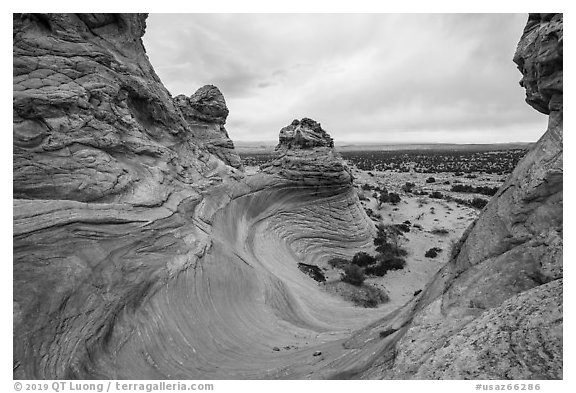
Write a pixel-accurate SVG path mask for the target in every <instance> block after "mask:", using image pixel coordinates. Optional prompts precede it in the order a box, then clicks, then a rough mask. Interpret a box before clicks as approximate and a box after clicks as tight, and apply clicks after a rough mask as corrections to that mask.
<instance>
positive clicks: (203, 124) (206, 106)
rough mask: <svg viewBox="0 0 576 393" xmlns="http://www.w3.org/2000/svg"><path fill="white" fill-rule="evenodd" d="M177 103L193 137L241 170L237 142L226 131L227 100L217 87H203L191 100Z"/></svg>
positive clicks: (175, 101) (184, 99)
mask: <svg viewBox="0 0 576 393" xmlns="http://www.w3.org/2000/svg"><path fill="white" fill-rule="evenodd" d="M174 103H175V104H176V106H177V107H178V108H179V109H180V111H181V112H182V114H183V115H184V118H185V119H186V121H187V122H188V125H189V126H190V129H191V131H192V133H193V135H194V138H195V139H196V140H198V141H200V142H201V143H202V146H203V147H204V148H205V149H206V150H208V151H209V152H210V153H212V154H214V155H215V156H217V157H218V158H220V159H221V160H222V161H224V162H225V163H226V164H228V165H230V166H232V167H234V168H238V169H242V161H241V160H240V156H238V154H236V152H235V151H234V143H233V142H232V140H231V139H230V137H229V136H228V132H227V131H226V128H224V124H226V118H227V117H228V108H227V107H226V101H225V100H224V96H223V95H222V93H221V92H220V90H219V89H218V88H217V87H216V86H212V85H206V86H203V87H201V88H200V89H198V90H197V91H196V93H194V94H192V95H191V96H190V97H186V96H184V95H179V96H176V97H175V98H174Z"/></svg>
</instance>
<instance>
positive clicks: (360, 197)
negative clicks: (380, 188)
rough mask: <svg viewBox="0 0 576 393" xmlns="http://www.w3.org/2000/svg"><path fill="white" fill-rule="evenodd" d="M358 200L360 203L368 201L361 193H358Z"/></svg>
mask: <svg viewBox="0 0 576 393" xmlns="http://www.w3.org/2000/svg"><path fill="white" fill-rule="evenodd" d="M358 199H360V200H361V201H368V200H369V199H368V198H367V197H366V195H364V193H363V192H359V193H358Z"/></svg>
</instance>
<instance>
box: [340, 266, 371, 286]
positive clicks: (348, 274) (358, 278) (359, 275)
mask: <svg viewBox="0 0 576 393" xmlns="http://www.w3.org/2000/svg"><path fill="white" fill-rule="evenodd" d="M365 279H366V276H364V271H363V270H362V268H361V267H360V266H357V265H347V266H346V267H344V273H342V281H344V282H347V283H349V284H352V285H356V286H360V285H362V283H363V282H364V280H365Z"/></svg>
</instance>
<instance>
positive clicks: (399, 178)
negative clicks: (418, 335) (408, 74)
mask: <svg viewBox="0 0 576 393" xmlns="http://www.w3.org/2000/svg"><path fill="white" fill-rule="evenodd" d="M351 168H352V171H353V175H354V178H355V180H354V184H355V186H356V188H357V191H358V194H362V195H363V196H364V197H365V198H367V199H366V200H362V201H361V203H362V206H363V207H364V208H369V209H372V210H373V212H374V213H375V214H380V215H381V216H382V218H381V219H380V220H373V221H374V223H383V224H385V225H388V224H401V223H404V222H406V221H409V222H410V225H409V227H410V232H408V233H405V234H404V237H403V238H402V240H401V245H402V246H403V247H404V248H405V249H406V250H407V251H408V255H407V256H406V267H405V268H404V269H402V270H396V271H390V272H388V273H387V274H386V275H385V276H384V277H368V278H367V279H366V281H365V282H366V283H367V284H370V285H373V286H375V287H377V288H380V289H382V290H383V291H384V292H385V293H386V294H387V295H388V296H389V298H390V300H389V302H387V303H385V304H382V305H380V306H379V308H381V309H382V310H381V311H387V310H390V311H391V310H394V309H396V308H398V307H399V306H401V305H403V304H404V303H406V302H407V301H409V300H410V299H411V298H412V297H413V296H414V293H415V292H416V291H418V290H421V289H424V287H425V286H426V284H427V283H428V282H429V280H430V279H431V278H432V276H433V275H434V274H435V273H436V272H437V271H438V270H439V269H440V268H441V267H442V266H443V265H444V264H446V262H448V260H449V258H450V253H451V248H452V245H453V243H455V242H457V241H458V240H459V239H460V237H461V236H462V234H463V232H464V231H465V230H466V228H467V227H468V226H469V225H470V224H471V223H472V222H474V220H475V219H476V218H477V216H478V215H479V213H480V210H478V209H474V208H471V207H468V206H465V205H460V204H458V203H456V202H451V201H446V200H444V199H433V198H430V197H429V196H426V195H414V194H412V193H405V192H403V191H402V186H403V185H404V184H405V183H406V182H412V183H415V184H416V187H415V188H414V190H415V191H427V192H432V191H440V192H442V193H443V194H447V195H450V196H452V197H454V198H462V199H472V198H474V197H480V198H483V199H490V197H489V196H486V195H479V194H464V193H455V192H451V191H450V188H451V187H452V185H453V184H456V183H462V184H470V185H473V186H480V185H483V186H490V187H498V186H500V185H501V184H502V180H503V179H504V178H505V177H506V176H505V175H489V174H476V176H477V177H476V178H474V179H470V178H467V177H466V176H468V174H465V175H463V176H459V177H455V176H454V174H453V173H432V174H431V173H413V172H412V173H402V172H392V171H383V172H379V171H371V172H370V173H371V174H369V172H368V171H362V170H359V169H357V168H355V167H351ZM245 170H246V172H247V173H255V172H257V171H258V168H255V167H246V169H245ZM429 177H434V178H435V180H436V181H435V182H434V183H426V179H428V178H429ZM445 182H450V184H445ZM364 184H370V185H371V186H372V187H376V186H379V187H385V188H386V189H387V190H388V191H389V192H396V193H398V194H399V195H400V197H401V201H400V203H398V204H397V205H392V204H390V203H384V204H382V205H381V206H378V203H377V199H376V198H375V197H374V196H373V194H374V192H375V191H373V190H369V191H367V190H362V189H361V186H362V185H364ZM414 225H417V226H419V227H420V228H418V227H417V226H414ZM438 229H440V230H446V231H448V233H445V234H442V233H435V230H438ZM433 247H438V248H440V249H442V251H441V252H440V253H439V254H438V256H436V257H435V258H428V257H425V256H424V254H425V253H426V251H427V250H429V249H431V248H433ZM357 251H365V252H368V253H370V254H372V255H375V254H376V253H375V251H374V247H371V248H368V249H363V250H357ZM319 267H320V268H321V269H322V270H323V271H324V274H325V276H326V279H327V281H328V282H330V281H337V280H339V279H340V277H341V272H342V271H341V270H340V269H337V268H333V267H331V266H329V265H328V264H327V263H323V264H319ZM319 285H320V284H319Z"/></svg>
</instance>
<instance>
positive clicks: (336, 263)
mask: <svg viewBox="0 0 576 393" xmlns="http://www.w3.org/2000/svg"><path fill="white" fill-rule="evenodd" d="M328 264H329V265H330V266H332V267H333V268H337V269H343V268H344V267H345V266H348V265H349V264H350V261H349V260H347V259H344V258H332V259H330V260H329V261H328Z"/></svg>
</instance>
